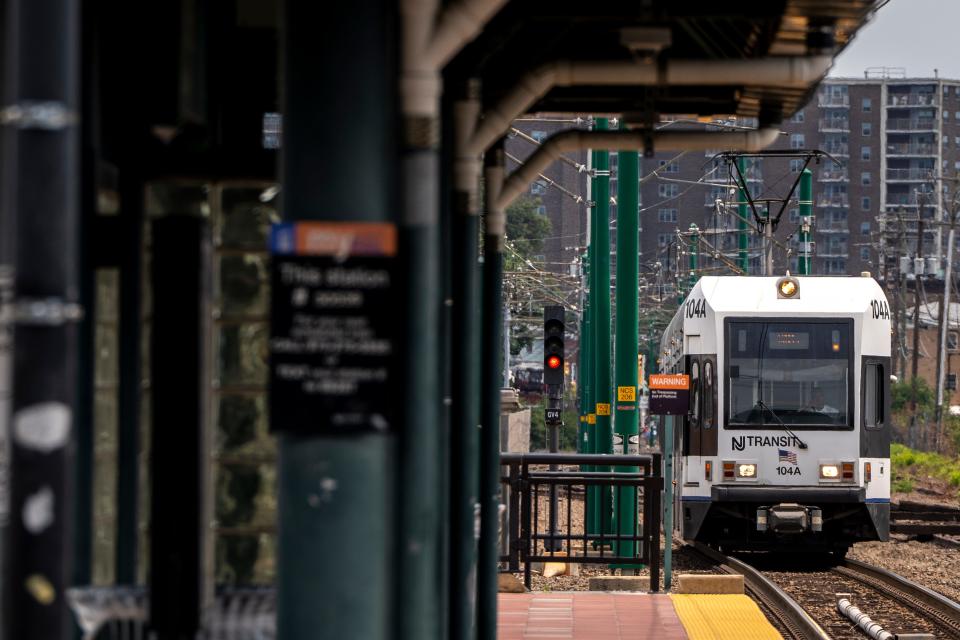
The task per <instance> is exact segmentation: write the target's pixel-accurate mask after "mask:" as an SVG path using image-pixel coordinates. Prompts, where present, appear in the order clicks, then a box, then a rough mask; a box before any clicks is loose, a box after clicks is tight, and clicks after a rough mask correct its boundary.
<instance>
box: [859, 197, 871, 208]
mask: <svg viewBox="0 0 960 640" xmlns="http://www.w3.org/2000/svg"><path fill="white" fill-rule="evenodd" d="M860 208H861V209H863V210H864V211H870V196H863V197H862V198H860Z"/></svg>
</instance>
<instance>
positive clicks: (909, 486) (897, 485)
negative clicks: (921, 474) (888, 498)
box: [890, 478, 913, 493]
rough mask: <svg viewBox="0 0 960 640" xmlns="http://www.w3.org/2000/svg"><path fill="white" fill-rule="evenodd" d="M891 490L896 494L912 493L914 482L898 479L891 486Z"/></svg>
mask: <svg viewBox="0 0 960 640" xmlns="http://www.w3.org/2000/svg"><path fill="white" fill-rule="evenodd" d="M890 490H891V491H893V492H894V493H910V492H911V491H913V482H912V481H910V480H908V479H906V478H897V479H896V480H894V481H893V483H892V484H891V485H890Z"/></svg>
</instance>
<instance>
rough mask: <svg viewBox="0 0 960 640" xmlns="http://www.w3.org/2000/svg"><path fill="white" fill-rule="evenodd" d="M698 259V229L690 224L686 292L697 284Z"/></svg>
mask: <svg viewBox="0 0 960 640" xmlns="http://www.w3.org/2000/svg"><path fill="white" fill-rule="evenodd" d="M699 257H700V229H698V228H697V225H695V224H694V223H692V222H691V223H690V274H689V275H688V276H687V291H688V292H689V291H693V285H695V284H697V260H698V259H699Z"/></svg>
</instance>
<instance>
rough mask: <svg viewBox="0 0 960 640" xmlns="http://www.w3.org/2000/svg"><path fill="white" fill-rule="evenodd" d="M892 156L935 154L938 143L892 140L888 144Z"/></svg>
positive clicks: (888, 153)
mask: <svg viewBox="0 0 960 640" xmlns="http://www.w3.org/2000/svg"><path fill="white" fill-rule="evenodd" d="M887 155H890V156H935V155H937V145H936V144H933V143H932V142H891V143H888V144H887Z"/></svg>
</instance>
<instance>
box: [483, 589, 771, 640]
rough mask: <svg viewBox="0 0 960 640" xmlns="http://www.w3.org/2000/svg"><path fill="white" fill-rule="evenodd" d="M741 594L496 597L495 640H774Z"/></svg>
mask: <svg viewBox="0 0 960 640" xmlns="http://www.w3.org/2000/svg"><path fill="white" fill-rule="evenodd" d="M780 637H781V636H780V634H779V633H777V631H776V629H774V628H773V627H772V626H771V625H770V623H769V622H768V621H767V620H766V618H765V617H764V616H763V613H761V611H760V609H759V608H758V607H757V605H756V604H755V603H754V602H753V601H752V600H751V599H750V598H749V597H747V596H744V595H714V594H709V595H692V594H682V595H666V594H648V593H627V592H622V593H619V592H613V593H611V592H594V591H576V592H573V591H567V592H538V593H501V594H500V596H499V600H498V610H497V640H527V639H529V640H534V639H542V640H547V639H560V638H564V639H567V640H727V639H730V640H746V639H751V640H768V639H770V640H773V639H776V638H780Z"/></svg>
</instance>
